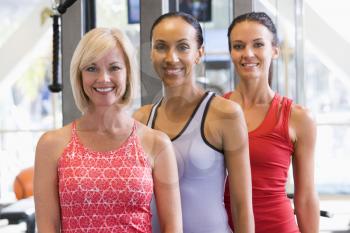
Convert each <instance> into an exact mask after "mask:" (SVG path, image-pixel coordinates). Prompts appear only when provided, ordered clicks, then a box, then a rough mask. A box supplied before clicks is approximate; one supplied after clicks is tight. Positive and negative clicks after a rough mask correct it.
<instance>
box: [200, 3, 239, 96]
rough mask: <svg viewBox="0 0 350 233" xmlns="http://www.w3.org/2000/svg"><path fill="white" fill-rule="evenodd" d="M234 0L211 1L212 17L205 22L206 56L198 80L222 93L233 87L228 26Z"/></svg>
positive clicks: (204, 85)
mask: <svg viewBox="0 0 350 233" xmlns="http://www.w3.org/2000/svg"><path fill="white" fill-rule="evenodd" d="M232 2H233V1H232V0H224V1H215V4H214V1H212V2H211V4H212V6H211V10H212V12H211V13H212V14H211V16H212V18H211V20H210V21H208V22H203V23H202V27H203V33H204V48H205V56H204V58H203V62H202V63H201V66H199V67H198V68H199V72H198V74H197V82H198V83H199V84H201V85H202V86H203V87H204V88H205V89H207V90H212V91H214V92H216V93H217V94H219V95H221V94H224V93H225V92H228V91H231V90H232V89H233V71H232V69H231V66H232V63H231V58H230V54H229V50H228V42H227V28H228V25H230V23H231V20H232V15H233V5H232Z"/></svg>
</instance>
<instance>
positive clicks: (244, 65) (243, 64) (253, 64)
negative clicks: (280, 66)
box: [242, 63, 259, 67]
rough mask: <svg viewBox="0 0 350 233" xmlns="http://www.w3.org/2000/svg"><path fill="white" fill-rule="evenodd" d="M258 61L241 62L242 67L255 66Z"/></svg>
mask: <svg viewBox="0 0 350 233" xmlns="http://www.w3.org/2000/svg"><path fill="white" fill-rule="evenodd" d="M258 65H259V63H242V66H243V67H256V66H258Z"/></svg>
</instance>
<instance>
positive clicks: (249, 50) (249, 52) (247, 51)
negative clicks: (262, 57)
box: [243, 46, 254, 57]
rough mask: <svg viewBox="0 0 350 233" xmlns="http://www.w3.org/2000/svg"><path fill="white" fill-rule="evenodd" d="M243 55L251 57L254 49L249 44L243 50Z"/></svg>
mask: <svg viewBox="0 0 350 233" xmlns="http://www.w3.org/2000/svg"><path fill="white" fill-rule="evenodd" d="M243 56H244V57H252V56H254V50H253V48H251V47H250V46H246V47H245V48H244V50H243Z"/></svg>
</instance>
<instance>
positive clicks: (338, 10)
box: [255, 0, 350, 194]
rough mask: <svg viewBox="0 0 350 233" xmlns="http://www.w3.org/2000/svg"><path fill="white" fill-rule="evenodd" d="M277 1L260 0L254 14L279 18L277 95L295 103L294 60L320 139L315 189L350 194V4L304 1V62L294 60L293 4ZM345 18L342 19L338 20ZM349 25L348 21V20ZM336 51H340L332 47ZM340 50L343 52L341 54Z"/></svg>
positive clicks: (302, 60) (295, 74)
mask: <svg viewBox="0 0 350 233" xmlns="http://www.w3.org/2000/svg"><path fill="white" fill-rule="evenodd" d="M279 3H280V1H278V0H257V1H256V5H255V6H256V10H257V11H265V12H267V13H268V14H269V15H270V16H272V17H274V18H275V22H276V24H277V28H278V32H279V36H280V40H281V56H280V59H279V61H278V63H277V67H276V69H277V71H278V72H277V74H278V75H277V77H276V78H275V81H277V83H275V85H276V87H277V90H278V91H279V92H280V93H282V94H284V95H287V96H289V97H291V98H293V99H294V100H296V98H295V97H296V96H297V93H296V92H297V91H300V90H297V89H296V82H297V78H298V77H297V72H296V61H297V60H296V59H298V57H300V61H298V62H303V64H304V77H305V83H304V86H303V88H301V89H303V90H305V93H301V95H304V96H305V103H303V105H305V106H306V107H307V108H309V109H310V110H311V111H312V113H313V115H314V116H315V119H316V122H317V126H318V134H317V144H316V152H315V156H316V184H317V188H318V190H319V192H320V193H322V194H335V193H336V194H340V193H347V194H349V193H350V188H349V187H350V179H349V175H348V174H349V173H348V172H346V171H347V170H348V169H347V167H348V165H349V159H350V157H349V156H350V155H349V153H348V152H349V151H350V148H349V146H348V144H349V143H346V139H347V138H349V129H350V94H349V91H348V90H350V68H349V65H348V62H347V61H348V58H347V55H348V54H349V53H350V33H349V30H344V28H346V25H345V23H346V22H348V21H349V20H350V16H349V14H348V13H347V9H349V7H350V2H349V1H346V0H340V1H337V4H332V7H331V8H330V7H329V2H320V1H317V0H305V1H304V5H303V9H304V14H303V25H299V26H303V31H304V38H303V44H304V56H296V55H297V54H296V52H295V50H296V47H295V44H296V43H295V40H296V36H295V33H296V29H295V28H296V27H298V25H296V20H295V16H294V15H295V11H297V10H298V9H296V7H295V1H292V0H288V1H286V2H283V5H282V4H279ZM340 17H341V18H340ZM347 19H348V20H347ZM334 45H336V47H335V46H334ZM337 49H340V50H341V51H342V52H341V53H340V52H339V50H337Z"/></svg>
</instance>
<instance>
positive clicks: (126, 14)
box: [96, 0, 141, 112]
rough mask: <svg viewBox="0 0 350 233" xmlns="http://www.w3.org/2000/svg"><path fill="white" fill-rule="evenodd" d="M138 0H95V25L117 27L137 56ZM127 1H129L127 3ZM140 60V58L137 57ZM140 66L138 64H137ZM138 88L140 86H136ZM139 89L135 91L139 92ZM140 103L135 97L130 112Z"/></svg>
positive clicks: (138, 38)
mask: <svg viewBox="0 0 350 233" xmlns="http://www.w3.org/2000/svg"><path fill="white" fill-rule="evenodd" d="M137 1H138V0H104V1H96V25H97V27H117V28H119V29H121V30H123V31H124V32H125V33H126V34H127V35H128V36H129V38H130V40H131V42H132V43H133V45H134V46H135V49H136V51H137V56H138V58H139V56H140V24H139V23H138V19H139V16H138V15H139V13H140V12H139V11H138V9H139V6H138V4H137V3H138V2H137ZM128 2H129V3H128ZM137 60H138V61H140V59H137ZM138 65H139V67H140V64H138ZM137 89H138V90H140V87H139V86H138V87H137ZM140 92H141V91H137V93H140ZM140 105H141V96H140V95H138V96H137V98H136V99H135V101H134V103H133V106H132V108H131V110H130V111H131V112H134V111H135V110H136V109H137V108H139V107H140Z"/></svg>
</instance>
